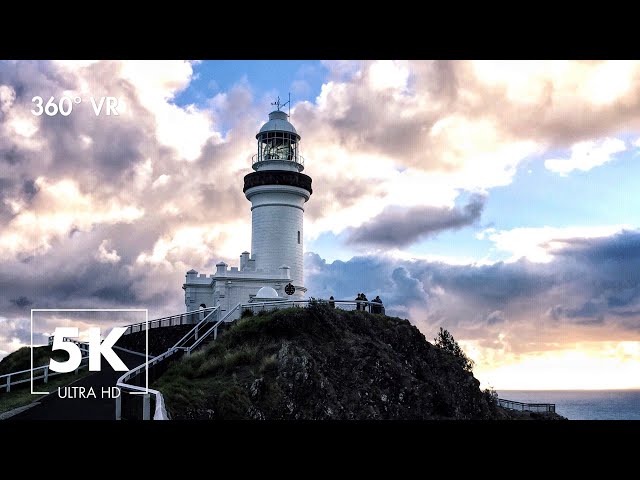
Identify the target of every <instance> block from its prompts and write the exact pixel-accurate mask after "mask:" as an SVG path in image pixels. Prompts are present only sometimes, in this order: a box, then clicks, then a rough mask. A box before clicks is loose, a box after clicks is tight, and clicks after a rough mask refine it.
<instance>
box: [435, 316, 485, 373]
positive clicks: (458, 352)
mask: <svg viewBox="0 0 640 480" xmlns="http://www.w3.org/2000/svg"><path fill="white" fill-rule="evenodd" d="M433 340H434V343H433V344H434V345H435V346H436V347H439V348H441V349H443V350H444V351H445V352H449V353H450V354H452V355H453V356H454V357H456V358H458V359H459V360H460V362H461V364H462V368H464V369H465V370H466V371H467V372H469V373H471V372H472V371H473V367H474V365H475V362H474V361H473V360H471V359H470V358H469V357H467V355H466V354H465V353H464V351H463V350H462V348H461V347H460V345H458V342H456V339H455V338H453V335H451V333H449V331H448V330H445V329H443V328H442V327H440V331H439V332H438V336H437V337H436V338H434V339H433Z"/></svg>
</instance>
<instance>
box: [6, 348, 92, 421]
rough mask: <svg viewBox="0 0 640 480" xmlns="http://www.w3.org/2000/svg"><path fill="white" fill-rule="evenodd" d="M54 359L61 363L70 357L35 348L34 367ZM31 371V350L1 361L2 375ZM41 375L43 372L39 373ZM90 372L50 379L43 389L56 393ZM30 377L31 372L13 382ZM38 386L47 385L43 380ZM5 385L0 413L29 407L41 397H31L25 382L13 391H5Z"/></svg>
mask: <svg viewBox="0 0 640 480" xmlns="http://www.w3.org/2000/svg"><path fill="white" fill-rule="evenodd" d="M51 358H54V359H55V360H58V361H60V362H62V361H64V360H66V359H68V358H69V355H68V354H67V353H66V352H63V351H56V352H53V353H52V352H51V347H50V346H48V345H47V346H41V347H34V348H33V366H34V367H41V366H44V365H48V364H49V360H50V359H51ZM30 369H31V348H30V347H22V348H20V349H18V350H16V351H15V352H13V353H11V354H9V355H7V356H6V357H4V358H3V359H2V360H1V361H0V375H5V374H7V373H13V372H20V371H23V370H30ZM37 373H38V375H41V374H42V372H37ZM90 373H93V372H89V370H88V369H87V368H84V369H81V370H80V371H79V372H78V374H77V375H76V374H75V373H65V374H63V375H56V376H52V377H49V382H48V383H47V384H46V387H42V388H43V390H46V391H54V390H55V389H56V388H58V387H62V386H64V385H67V384H69V383H71V382H74V381H75V380H78V379H80V378H82V377H85V376H87V375H88V374H90ZM29 377H30V372H25V373H22V374H20V375H15V376H12V380H24V379H28V378H29ZM37 384H38V385H45V384H43V383H42V380H38V381H37ZM4 387H5V384H4V383H3V382H2V381H0V413H3V412H6V411H9V410H12V409H14V408H17V407H21V406H23V405H28V404H29V403H31V402H33V401H37V400H38V398H40V396H35V395H31V389H30V383H29V382H25V383H21V384H18V385H12V386H11V391H10V392H7V391H6V390H5V388H4Z"/></svg>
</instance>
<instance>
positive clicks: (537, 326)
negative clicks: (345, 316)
mask: <svg viewBox="0 0 640 480" xmlns="http://www.w3.org/2000/svg"><path fill="white" fill-rule="evenodd" d="M305 261H306V263H305V268H307V280H306V286H307V288H309V294H310V295H313V296H318V297H322V298H328V297H329V296H330V295H333V296H334V297H335V298H352V297H353V298H355V294H356V293H357V292H361V291H363V292H365V293H366V294H367V296H368V298H371V297H373V296H375V295H380V297H381V298H382V300H383V301H384V303H385V306H386V307H387V311H389V312H390V313H392V314H396V315H400V316H402V317H405V318H409V319H410V320H411V321H412V322H414V323H415V324H416V325H417V326H418V327H419V328H420V329H421V330H422V331H423V333H424V334H425V335H426V336H427V337H428V338H429V337H431V336H433V334H434V332H436V331H437V328H438V327H439V326H443V327H445V328H448V329H450V330H451V331H452V332H454V334H455V335H456V337H460V338H461V339H463V340H465V341H471V342H476V343H477V344H478V345H482V346H484V347H487V348H500V349H504V348H506V345H508V349H509V351H511V352H513V353H517V354H523V353H532V352H536V351H540V350H545V349H548V348H549V346H550V345H552V344H555V347H554V348H559V347H560V346H566V345H567V344H569V345H573V343H572V342H577V341H596V340H598V341H631V340H636V339H637V335H638V333H639V332H640V231H639V230H625V231H622V232H619V233H617V234H615V235H610V236H606V237H599V238H574V239H566V240H565V242H564V243H563V246H562V247H559V248H558V249H557V250H556V251H555V254H554V256H553V258H552V259H551V260H550V261H549V262H546V263H533V262H530V261H528V260H527V259H526V258H521V259H520V260H518V261H515V262H512V263H503V262H498V263H495V264H492V265H449V264H446V263H441V262H430V261H426V260H400V259H397V258H391V257H388V256H384V255H377V256H375V257H373V256H364V257H355V258H353V259H352V260H350V261H348V262H342V261H335V262H333V263H327V262H325V261H324V260H323V259H322V258H320V257H319V256H318V255H316V254H311V253H308V254H307V255H306V257H305ZM498 338H500V341H499V342H496V339H498Z"/></svg>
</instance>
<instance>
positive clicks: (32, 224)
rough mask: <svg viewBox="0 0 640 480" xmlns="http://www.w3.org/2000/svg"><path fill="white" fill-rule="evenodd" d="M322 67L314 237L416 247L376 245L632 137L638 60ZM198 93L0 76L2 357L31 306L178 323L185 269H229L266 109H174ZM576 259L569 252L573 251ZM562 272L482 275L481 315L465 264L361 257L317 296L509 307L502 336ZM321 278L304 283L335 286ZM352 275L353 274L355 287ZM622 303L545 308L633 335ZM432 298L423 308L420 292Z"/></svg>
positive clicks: (150, 80)
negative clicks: (10, 329) (35, 111)
mask: <svg viewBox="0 0 640 480" xmlns="http://www.w3.org/2000/svg"><path fill="white" fill-rule="evenodd" d="M325 65H326V66H327V68H328V76H327V79H326V81H325V83H324V85H323V86H322V89H321V92H320V93H319V95H318V97H317V98H316V99H315V101H313V102H298V103H295V102H294V106H293V108H292V119H291V120H292V122H293V123H294V124H295V125H296V128H297V129H298V131H299V132H300V133H301V135H302V144H301V148H302V154H303V155H304V156H305V157H306V158H307V162H306V169H305V173H308V174H309V175H311V176H312V177H313V182H314V194H313V197H312V198H311V200H310V202H309V203H308V204H307V206H306V208H307V213H306V223H305V236H311V237H313V236H317V235H320V234H321V233H322V232H327V231H332V232H334V233H339V232H341V231H344V230H347V229H350V230H349V232H358V230H359V229H363V230H361V231H364V230H366V229H372V231H373V233H377V234H380V232H384V225H385V224H388V223H389V222H392V225H393V226H394V228H396V229H397V230H398V231H402V232H404V234H403V235H400V236H396V237H394V238H390V239H385V238H384V236H380V235H378V237H379V238H378V239H377V241H378V245H384V246H385V248H388V247H389V246H390V245H393V244H394V243H397V245H395V247H398V246H400V245H405V244H406V243H404V242H405V240H404V239H405V238H413V239H417V238H422V236H423V235H429V234H433V233H435V232H437V231H439V229H444V228H457V227H458V226H462V225H466V224H468V223H472V222H473V220H475V217H476V215H477V216H479V215H480V211H481V207H482V204H481V203H477V202H476V203H475V204H471V203H470V204H469V206H468V207H469V208H468V209H467V207H462V208H460V207H456V204H458V203H459V196H460V194H461V192H465V193H468V192H483V193H485V194H490V189H491V188H493V187H496V186H500V185H507V184H509V183H510V182H511V180H512V178H513V176H514V174H515V172H516V171H517V168H518V166H519V165H520V164H521V163H522V162H523V161H525V160H526V159H527V158H529V157H530V156H531V155H533V154H540V153H543V152H545V151H562V150H565V149H567V148H569V147H571V145H575V144H579V143H580V142H585V141H596V142H598V141H600V140H599V139H603V138H608V137H610V138H615V136H616V135H619V134H620V133H621V132H622V131H624V132H631V131H636V130H637V129H638V127H639V126H640V113H639V112H640V108H638V107H640V96H639V95H637V92H638V85H640V77H639V75H638V72H639V69H638V65H639V64H638V63H637V62H636V63H634V62H529V63H524V64H518V63H512V62H441V61H436V62H414V61H403V62H389V61H385V62H369V61H366V62H350V61H349V62H325ZM192 79H193V64H192V63H190V62H180V61H176V62H173V61H171V62H118V61H100V62H29V61H24V62H23V61H21V62H16V61H3V62H0V284H1V285H2V289H1V293H0V312H1V313H2V315H3V317H4V318H7V319H8V320H7V322H2V327H0V349H2V350H3V351H10V350H12V349H13V348H15V347H16V346H17V344H15V343H12V342H13V341H12V340H11V339H12V338H20V335H17V336H15V335H14V336H12V335H10V334H8V333H6V332H7V330H6V325H7V323H8V321H11V322H24V321H26V320H27V317H26V316H25V310H26V309H27V308H31V307H27V306H26V303H27V302H31V303H32V306H33V307H34V308H46V307H49V308H55V307H65V306H66V307H68V308H74V307H77V306H78V305H80V306H84V307H96V308H100V307H114V308H115V307H128V306H129V307H141V306H142V307H149V308H150V309H151V311H150V313H151V315H152V316H160V315H162V314H169V313H174V312H175V311H179V310H181V309H182V308H183V297H182V293H183V292H182V291H181V290H180V284H181V283H182V281H183V280H184V274H185V272H186V270H188V269H189V268H191V267H195V268H196V269H198V270H202V271H206V270H207V269H211V268H213V265H214V264H215V262H216V261H218V260H225V261H227V262H228V263H235V262H236V261H237V256H238V254H239V252H240V251H242V250H244V249H246V248H249V244H248V243H247V242H249V241H250V240H249V239H250V223H249V222H250V212H249V209H248V204H247V201H246V199H245V198H244V195H243V193H242V177H243V175H244V174H245V173H247V172H248V171H249V169H250V161H251V156H252V155H253V154H254V153H255V133H256V131H257V130H258V129H259V127H260V124H261V123H262V122H263V121H264V120H265V119H266V108H268V104H269V102H270V101H271V100H270V99H267V98H266V97H261V96H258V95H256V94H255V92H254V91H253V89H252V85H251V81H250V79H248V80H246V81H241V82H239V83H238V84H236V85H234V86H233V87H231V88H229V89H228V90H226V91H217V92H216V93H215V96H213V97H212V98H211V99H209V101H208V102H207V103H206V104H205V105H204V106H202V105H201V106H195V105H194V106H186V107H181V106H178V105H176V104H175V98H176V95H178V93H179V92H181V91H182V90H184V89H185V88H187V86H188V85H189V83H190V82H191V80H192ZM603 85H604V86H606V88H603ZM63 94H64V95H70V96H74V95H79V96H81V97H82V98H83V99H84V100H83V102H82V104H79V105H77V106H74V111H73V114H72V115H69V116H68V117H62V116H55V117H48V116H46V115H43V116H41V117H35V116H33V115H32V114H31V113H30V110H31V108H32V104H31V98H32V97H34V96H36V95H39V96H42V97H43V98H48V97H50V96H55V97H59V96H61V95H63ZM101 96H115V97H118V99H119V111H120V115H119V116H117V117H106V116H98V117H97V116H95V114H94V113H93V110H92V109H91V107H90V104H89V103H88V102H87V101H86V100H87V99H88V98H90V97H95V98H99V97H101ZM596 146H597V144H596ZM416 192H419V194H416ZM389 205H394V206H395V207H398V208H403V209H405V211H407V212H414V213H416V214H417V215H418V217H417V218H419V219H420V220H421V221H419V222H417V225H416V226H415V227H414V226H409V225H407V224H406V223H407V222H405V223H403V222H400V223H398V224H396V223H393V221H394V220H393V219H392V218H391V215H390V214H389V210H385V209H386V208H387V207H389ZM474 208H475V210H474ZM476 212H477V213H476ZM407 220H408V218H407ZM465 222H468V223H465ZM495 233H496V234H497V235H499V234H500V233H501V232H495ZM354 234H355V233H354ZM505 235H506V234H505ZM578 236H579V235H578ZM501 238H503V240H504V239H506V238H507V236H504V237H501ZM105 239H108V242H107V243H103V242H105ZM381 239H382V240H381ZM504 241H505V242H507V240H504ZM385 242H386V243H385ZM541 242H542V240H541ZM498 243H499V241H498V240H496V245H497V244H498ZM505 245H506V246H505V248H507V246H508V247H509V248H511V249H512V251H514V254H518V253H519V252H518V251H517V249H516V248H515V246H513V245H512V243H510V242H507V244H505ZM536 245H538V244H536ZM571 245H572V248H574V249H578V247H579V246H578V244H577V243H575V242H574V243H571ZM545 248H546V247H545ZM545 248H543V250H545ZM568 248H569V247H568V244H566V242H563V243H562V249H561V250H562V251H568V250H567V249H568ZM392 249H393V248H391V249H390V250H392ZM547 250H548V249H547ZM577 251H578V250H576V252H577ZM576 255H578V253H576ZM562 258H563V257H562ZM116 259H117V260H116ZM561 261H564V260H558V255H554V260H552V261H550V262H549V264H548V265H547V266H544V265H533V264H531V263H529V262H528V261H524V260H520V261H517V262H516V261H514V262H513V266H509V265H507V264H500V266H498V267H490V266H485V267H483V268H487V269H489V270H482V271H483V272H491V271H492V270H490V269H491V268H495V270H496V271H500V272H501V273H502V272H506V273H504V275H503V278H510V277H509V275H512V276H513V279H512V281H511V282H506V283H505V284H501V285H495V284H494V286H493V288H494V290H491V288H490V285H491V283H490V282H488V280H487V282H488V284H487V286H486V287H485V288H486V289H487V291H486V292H485V294H486V295H487V297H486V299H485V300H482V299H483V298H484V297H482V296H481V297H478V298H477V299H476V302H477V303H478V304H482V302H483V301H485V302H487V305H486V306H483V309H482V311H478V312H475V310H474V307H475V306H476V303H473V302H472V303H471V304H470V305H472V307H469V308H470V310H465V308H466V307H464V304H463V303H459V302H462V301H463V300H464V299H467V298H470V297H469V296H468V295H466V294H465V293H464V292H463V291H461V290H458V289H456V288H454V286H453V285H448V284H447V282H446V281H445V278H446V275H445V274H444V273H443V272H445V271H447V269H448V268H459V269H460V270H458V271H457V272H458V273H457V274H456V275H457V277H456V278H459V279H460V280H459V281H462V279H463V278H465V277H464V275H463V274H462V272H463V271H467V272H475V273H474V274H471V273H469V275H468V277H466V278H467V281H468V282H471V283H472V287H475V283H473V282H480V283H482V281H484V279H477V272H478V271H479V270H473V269H471V270H470V267H465V266H446V265H445V264H444V263H433V265H441V268H440V269H435V267H433V269H432V270H430V272H431V276H429V275H427V274H426V273H424V272H423V273H420V272H419V271H417V270H416V269H419V267H420V266H424V265H431V263H429V262H426V263H425V262H424V261H417V262H415V263H412V262H411V261H409V260H401V261H400V260H398V259H395V260H394V263H393V264H392V265H393V266H391V264H389V263H388V262H387V261H382V260H380V261H379V262H378V263H375V262H374V263H372V260H371V258H369V257H360V260H352V261H351V262H347V263H344V264H342V265H341V264H337V263H335V262H334V264H331V267H330V268H329V267H328V268H329V271H331V272H334V271H336V270H340V269H343V270H344V271H345V272H346V273H349V274H350V275H351V276H349V277H348V278H350V280H349V281H347V280H346V278H347V277H345V279H341V278H340V276H339V275H337V274H336V275H335V276H331V277H327V276H324V277H322V276H320V277H317V278H325V281H324V283H321V284H320V286H318V285H319V284H318V283H316V284H315V285H316V287H315V288H319V289H320V290H319V291H320V292H329V291H334V289H336V288H338V287H337V286H336V285H338V286H339V288H341V289H343V290H340V291H344V292H346V293H345V294H347V293H348V295H349V296H350V295H353V297H355V294H356V293H358V291H366V292H367V293H368V292H371V291H373V290H374V289H378V290H379V292H380V293H381V294H383V292H386V293H384V294H385V295H386V299H391V298H396V299H397V302H396V305H397V306H396V307H395V308H396V309H397V310H396V311H398V312H400V311H402V312H405V314H406V315H409V314H411V313H412V312H415V313H416V315H417V316H416V318H420V317H419V314H420V312H421V311H424V309H425V308H429V311H430V312H431V313H430V315H431V316H430V317H429V318H431V321H435V319H437V318H442V319H444V318H445V317H446V318H449V317H450V316H454V315H455V316H456V318H462V317H464V316H466V317H469V318H476V315H477V319H478V322H479V324H482V322H483V319H487V318H489V316H490V314H491V313H492V312H495V311H497V310H501V311H502V312H504V318H505V321H504V322H495V323H494V326H495V327H496V328H497V326H498V325H509V324H510V322H512V321H517V319H519V318H521V317H522V314H518V313H517V311H516V309H515V307H512V310H513V311H512V310H510V309H509V308H501V307H500V306H497V305H496V303H497V300H495V298H503V297H504V298H508V297H509V295H515V298H520V297H519V296H518V292H519V290H518V286H519V285H520V290H521V291H523V292H527V291H528V292H534V293H535V292H537V290H536V288H542V286H539V283H541V284H544V285H546V283H545V281H543V280H544V279H546V278H547V277H545V276H544V275H543V276H540V275H537V273H536V272H538V270H537V269H541V270H544V269H545V268H547V267H548V266H550V265H554V264H556V262H561ZM399 262H401V263H399ZM316 263H317V264H314V262H311V265H310V266H309V267H308V268H309V270H308V271H309V272H312V271H313V269H314V268H316V269H319V271H324V270H323V269H324V267H323V266H322V262H321V261H320V260H317V262H316ZM516 267H519V268H520V270H518V269H517V268H516ZM372 268H373V271H371V270H370V269H372ZM474 268H476V267H474ZM354 269H355V270H354ZM516 270H517V271H518V272H519V273H520V276H518V275H516V273H515V272H516ZM353 272H359V273H360V276H359V277H357V281H355V283H354V280H355V278H356V276H354V275H355V273H353ZM394 272H395V273H394ZM425 272H426V270H425ZM523 272H524V273H523ZM525 273H527V274H526V275H525ZM425 275H426V276H425ZM451 275H453V274H451ZM487 275H489V274H488V273H487ZM522 275H524V277H523V276H522ZM527 275H529V276H527ZM374 279H378V280H375V281H374ZM329 280H330V281H329ZM380 282H382V283H380ZM430 282H431V283H430ZM454 283H455V282H454ZM424 285H427V288H426V290H425V287H424ZM430 285H431V286H430ZM396 287H397V288H396ZM478 288H479V287H478ZM630 288H631V290H624V289H622V290H619V291H617V292H615V293H611V295H608V296H607V297H606V298H605V299H604V301H601V300H599V299H598V298H596V297H595V296H594V297H593V298H585V299H583V301H582V303H580V302H577V301H576V302H575V303H571V304H569V303H567V302H566V301H564V300H562V297H561V296H558V298H557V300H553V301H551V300H550V301H549V304H548V308H547V310H548V309H549V308H553V307H555V306H557V305H560V306H561V307H562V309H560V310H557V312H558V313H557V315H556V316H557V317H558V318H559V319H560V320H555V319H554V318H553V317H552V316H550V315H546V316H545V317H544V318H546V319H547V321H549V322H552V321H554V322H560V323H561V322H562V321H563V320H562V319H569V318H570V315H571V312H572V311H573V310H576V311H579V310H580V308H581V307H582V306H583V305H584V304H585V303H586V302H587V301H589V300H591V301H592V302H593V304H594V305H596V306H597V307H598V308H604V311H605V314H604V323H605V324H606V322H607V321H609V320H608V319H609V318H610V315H612V313H611V312H612V311H614V310H615V311H616V312H617V315H618V316H617V317H616V318H618V319H619V321H621V322H622V321H627V322H632V321H633V318H634V317H633V316H632V312H633V311H634V308H635V307H633V308H632V307H630V306H628V305H626V306H624V307H615V308H614V306H613V305H617V304H618V303H620V304H621V303H625V302H634V301H635V300H633V299H635V296H634V295H635V290H634V289H633V288H632V287H630ZM420 289H422V290H424V291H425V292H426V296H424V297H420V296H419V295H417V293H419V291H420ZM472 290H473V289H472ZM336 291H337V290H336ZM403 295H404V296H403ZM21 298H24V299H26V300H20V299H21ZM474 298H475V297H474ZM629 299H631V300H629ZM521 300H522V301H523V302H525V300H524V297H522V298H521ZM609 303H611V305H609ZM21 305H22V306H21ZM438 305H440V307H438ZM427 306H428V307H427ZM627 307H628V308H627ZM616 309H617V310H616ZM470 312H474V313H473V315H471V313H470ZM545 312H546V311H545ZM585 312H586V310H585ZM458 314H459V315H458ZM625 315H626V316H625ZM491 318H498V317H497V316H494V317H491ZM506 338H507V340H505V341H508V338H509V337H506Z"/></svg>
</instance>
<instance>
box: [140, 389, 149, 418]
mask: <svg viewBox="0 0 640 480" xmlns="http://www.w3.org/2000/svg"><path fill="white" fill-rule="evenodd" d="M142 419H143V420H151V395H149V394H148V393H145V394H144V395H143V396H142Z"/></svg>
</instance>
